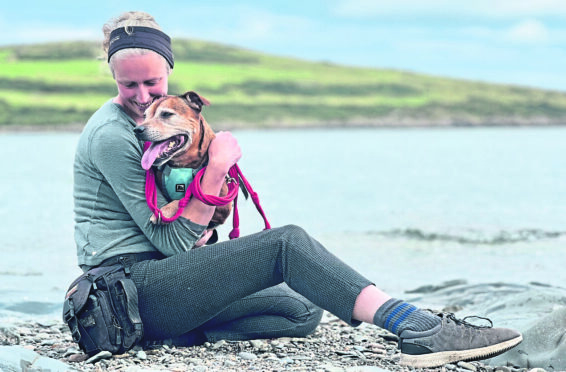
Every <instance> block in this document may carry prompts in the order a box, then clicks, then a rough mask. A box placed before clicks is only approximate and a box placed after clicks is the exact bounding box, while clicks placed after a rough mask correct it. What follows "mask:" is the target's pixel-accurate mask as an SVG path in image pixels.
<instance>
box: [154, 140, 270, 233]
mask: <svg viewBox="0 0 566 372" xmlns="http://www.w3.org/2000/svg"><path fill="white" fill-rule="evenodd" d="M149 145H150V142H146V143H145V145H144V151H145V150H147V149H148V148H149ZM205 170H206V167H204V168H202V169H201V170H200V171H198V172H197V174H196V175H195V177H194V179H193V181H192V182H191V183H190V184H189V187H188V188H187V191H186V192H185V196H184V197H183V198H181V199H180V200H179V209H177V212H176V213H175V215H174V216H173V217H166V216H164V215H163V213H162V212H161V210H160V209H159V207H158V206H157V192H156V191H157V187H156V184H155V173H154V172H153V171H152V170H151V169H149V170H147V171H146V173H145V176H146V178H145V198H146V200H147V205H148V207H149V209H150V210H151V211H152V212H153V214H154V215H155V217H156V218H157V221H159V222H160V221H163V222H173V221H175V220H176V219H177V218H179V216H180V215H181V213H183V210H184V209H185V207H186V206H187V204H188V203H189V200H190V199H191V197H193V196H194V197H195V198H197V199H198V200H200V201H201V202H203V203H204V204H207V205H211V206H219V205H226V204H228V203H230V202H231V201H234V215H233V220H232V231H230V234H228V236H229V238H230V239H235V238H238V237H239V236H240V216H239V214H238V190H239V188H240V180H241V181H242V182H243V184H244V187H245V189H246V190H247V191H248V192H249V194H250V196H251V198H252V200H253V202H254V205H255V207H256V209H257V211H258V212H259V214H261V217H262V218H263V222H264V223H265V230H267V229H271V226H270V225H269V222H268V221H267V217H266V216H265V213H264V212H263V208H261V205H260V203H259V197H258V195H257V193H256V192H255V191H254V190H253V189H252V186H251V185H250V183H249V182H248V180H246V178H245V177H244V175H243V174H242V171H241V170H240V167H238V164H234V165H233V166H232V167H231V168H230V170H229V171H228V176H229V177H230V178H229V181H228V183H227V184H228V193H227V194H226V196H224V197H220V196H216V195H209V194H204V193H203V192H202V189H201V188H200V180H201V179H202V176H203V174H204V171H205Z"/></svg>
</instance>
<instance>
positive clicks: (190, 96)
mask: <svg viewBox="0 0 566 372" xmlns="http://www.w3.org/2000/svg"><path fill="white" fill-rule="evenodd" d="M179 97H181V98H182V99H184V100H185V102H187V105H189V107H191V108H192V109H194V110H196V111H197V112H199V113H200V112H201V110H202V106H208V105H210V102H208V100H207V99H206V98H204V97H202V96H200V95H199V94H198V93H196V92H193V91H192V90H191V91H188V92H186V93H184V94H182V95H180V96H179Z"/></svg>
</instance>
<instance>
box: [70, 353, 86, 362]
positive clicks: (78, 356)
mask: <svg viewBox="0 0 566 372" xmlns="http://www.w3.org/2000/svg"><path fill="white" fill-rule="evenodd" d="M87 359H88V355H86V354H83V353H78V354H72V355H71V356H70V357H69V362H73V363H80V362H84V361H85V360H87Z"/></svg>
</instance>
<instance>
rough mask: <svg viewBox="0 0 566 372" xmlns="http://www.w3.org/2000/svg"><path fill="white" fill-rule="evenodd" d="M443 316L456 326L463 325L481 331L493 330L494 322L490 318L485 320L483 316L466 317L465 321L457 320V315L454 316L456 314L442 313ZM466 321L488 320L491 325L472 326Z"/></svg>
mask: <svg viewBox="0 0 566 372" xmlns="http://www.w3.org/2000/svg"><path fill="white" fill-rule="evenodd" d="M441 314H442V316H444V317H446V318H448V319H450V320H451V321H453V322H454V323H456V324H461V325H463V326H466V327H470V328H476V329H481V328H493V322H492V321H491V319H489V318H485V317H483V316H476V315H470V316H466V317H464V318H463V319H458V318H456V315H454V313H441ZM466 319H482V320H487V321H488V322H489V325H477V324H472V323H470V322H467V321H466Z"/></svg>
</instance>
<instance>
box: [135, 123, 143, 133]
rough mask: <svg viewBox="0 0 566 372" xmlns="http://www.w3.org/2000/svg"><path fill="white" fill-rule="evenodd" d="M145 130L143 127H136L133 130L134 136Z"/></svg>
mask: <svg viewBox="0 0 566 372" xmlns="http://www.w3.org/2000/svg"><path fill="white" fill-rule="evenodd" d="M144 130H145V127H144V126H143V125H140V126H137V127H135V128H134V133H135V134H142V133H143V132H144Z"/></svg>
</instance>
